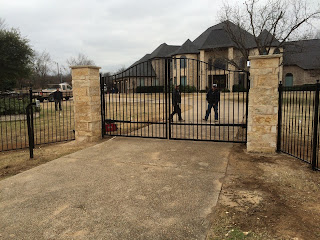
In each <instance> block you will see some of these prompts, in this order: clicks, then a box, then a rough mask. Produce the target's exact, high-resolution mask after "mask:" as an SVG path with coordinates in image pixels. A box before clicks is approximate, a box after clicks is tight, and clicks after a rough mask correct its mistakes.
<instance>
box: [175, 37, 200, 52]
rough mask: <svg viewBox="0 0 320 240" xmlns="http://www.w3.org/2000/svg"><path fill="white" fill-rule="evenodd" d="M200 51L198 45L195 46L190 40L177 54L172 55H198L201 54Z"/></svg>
mask: <svg viewBox="0 0 320 240" xmlns="http://www.w3.org/2000/svg"><path fill="white" fill-rule="evenodd" d="M199 52H200V51H199V49H198V48H197V46H196V45H194V44H193V43H192V42H191V41H190V39H188V40H187V41H186V42H185V43H184V44H182V46H181V47H179V48H178V49H177V50H176V51H175V52H173V53H172V54H171V55H178V54H179V55H181V54H197V53H199Z"/></svg>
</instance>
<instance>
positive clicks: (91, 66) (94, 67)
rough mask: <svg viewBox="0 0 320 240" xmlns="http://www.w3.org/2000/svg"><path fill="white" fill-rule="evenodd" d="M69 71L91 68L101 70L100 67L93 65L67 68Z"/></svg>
mask: <svg viewBox="0 0 320 240" xmlns="http://www.w3.org/2000/svg"><path fill="white" fill-rule="evenodd" d="M69 67H70V68H71V69H76V68H93V69H101V67H98V66H93V65H78V66H69Z"/></svg>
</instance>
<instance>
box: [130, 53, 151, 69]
mask: <svg viewBox="0 0 320 240" xmlns="http://www.w3.org/2000/svg"><path fill="white" fill-rule="evenodd" d="M150 55H151V54H150V53H148V54H146V55H144V56H143V57H142V58H140V59H139V60H138V61H136V62H135V63H134V64H132V65H131V66H130V67H132V66H134V65H137V64H138V63H142V62H145V61H148V60H149V59H150Z"/></svg>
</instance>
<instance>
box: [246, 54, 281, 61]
mask: <svg viewBox="0 0 320 240" xmlns="http://www.w3.org/2000/svg"><path fill="white" fill-rule="evenodd" d="M282 56H283V55H282V54H272V55H253V56H249V60H251V59H259V58H260V59H263V58H280V57H282Z"/></svg>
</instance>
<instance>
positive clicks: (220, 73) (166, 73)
mask: <svg viewBox="0 0 320 240" xmlns="http://www.w3.org/2000/svg"><path fill="white" fill-rule="evenodd" d="M220 65H221V64H220ZM223 67H224V66H222V67H221V66H216V65H212V64H208V63H206V62H202V61H199V60H196V59H188V58H160V59H152V60H148V61H145V62H140V63H137V64H135V65H133V66H131V67H129V68H128V69H127V70H125V71H123V72H121V73H118V74H115V75H113V76H105V77H103V76H101V79H100V80H101V81H100V83H101V96H102V98H101V106H102V111H101V112H102V132H103V135H111V136H127V137H146V138H162V139H181V140H204V141H221V142H237V143H246V141H247V113H248V86H249V81H248V74H247V72H244V71H236V70H227V69H223ZM213 84H217V87H218V90H219V92H220V101H219V102H218V109H217V113H218V121H215V117H214V115H215V112H214V109H213V108H212V109H211V114H210V115H209V118H208V119H207V121H205V120H204V117H205V115H206V111H207V110H208V102H207V100H206V95H207V91H208V90H209V89H210V88H211V87H212V85H213ZM176 86H179V90H180V94H181V103H179V107H180V109H181V117H182V119H183V120H180V119H179V116H178V114H175V115H174V116H173V117H172V118H171V115H170V114H172V112H173V110H174V107H173V105H172V97H173V92H174V91H175V88H176Z"/></svg>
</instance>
